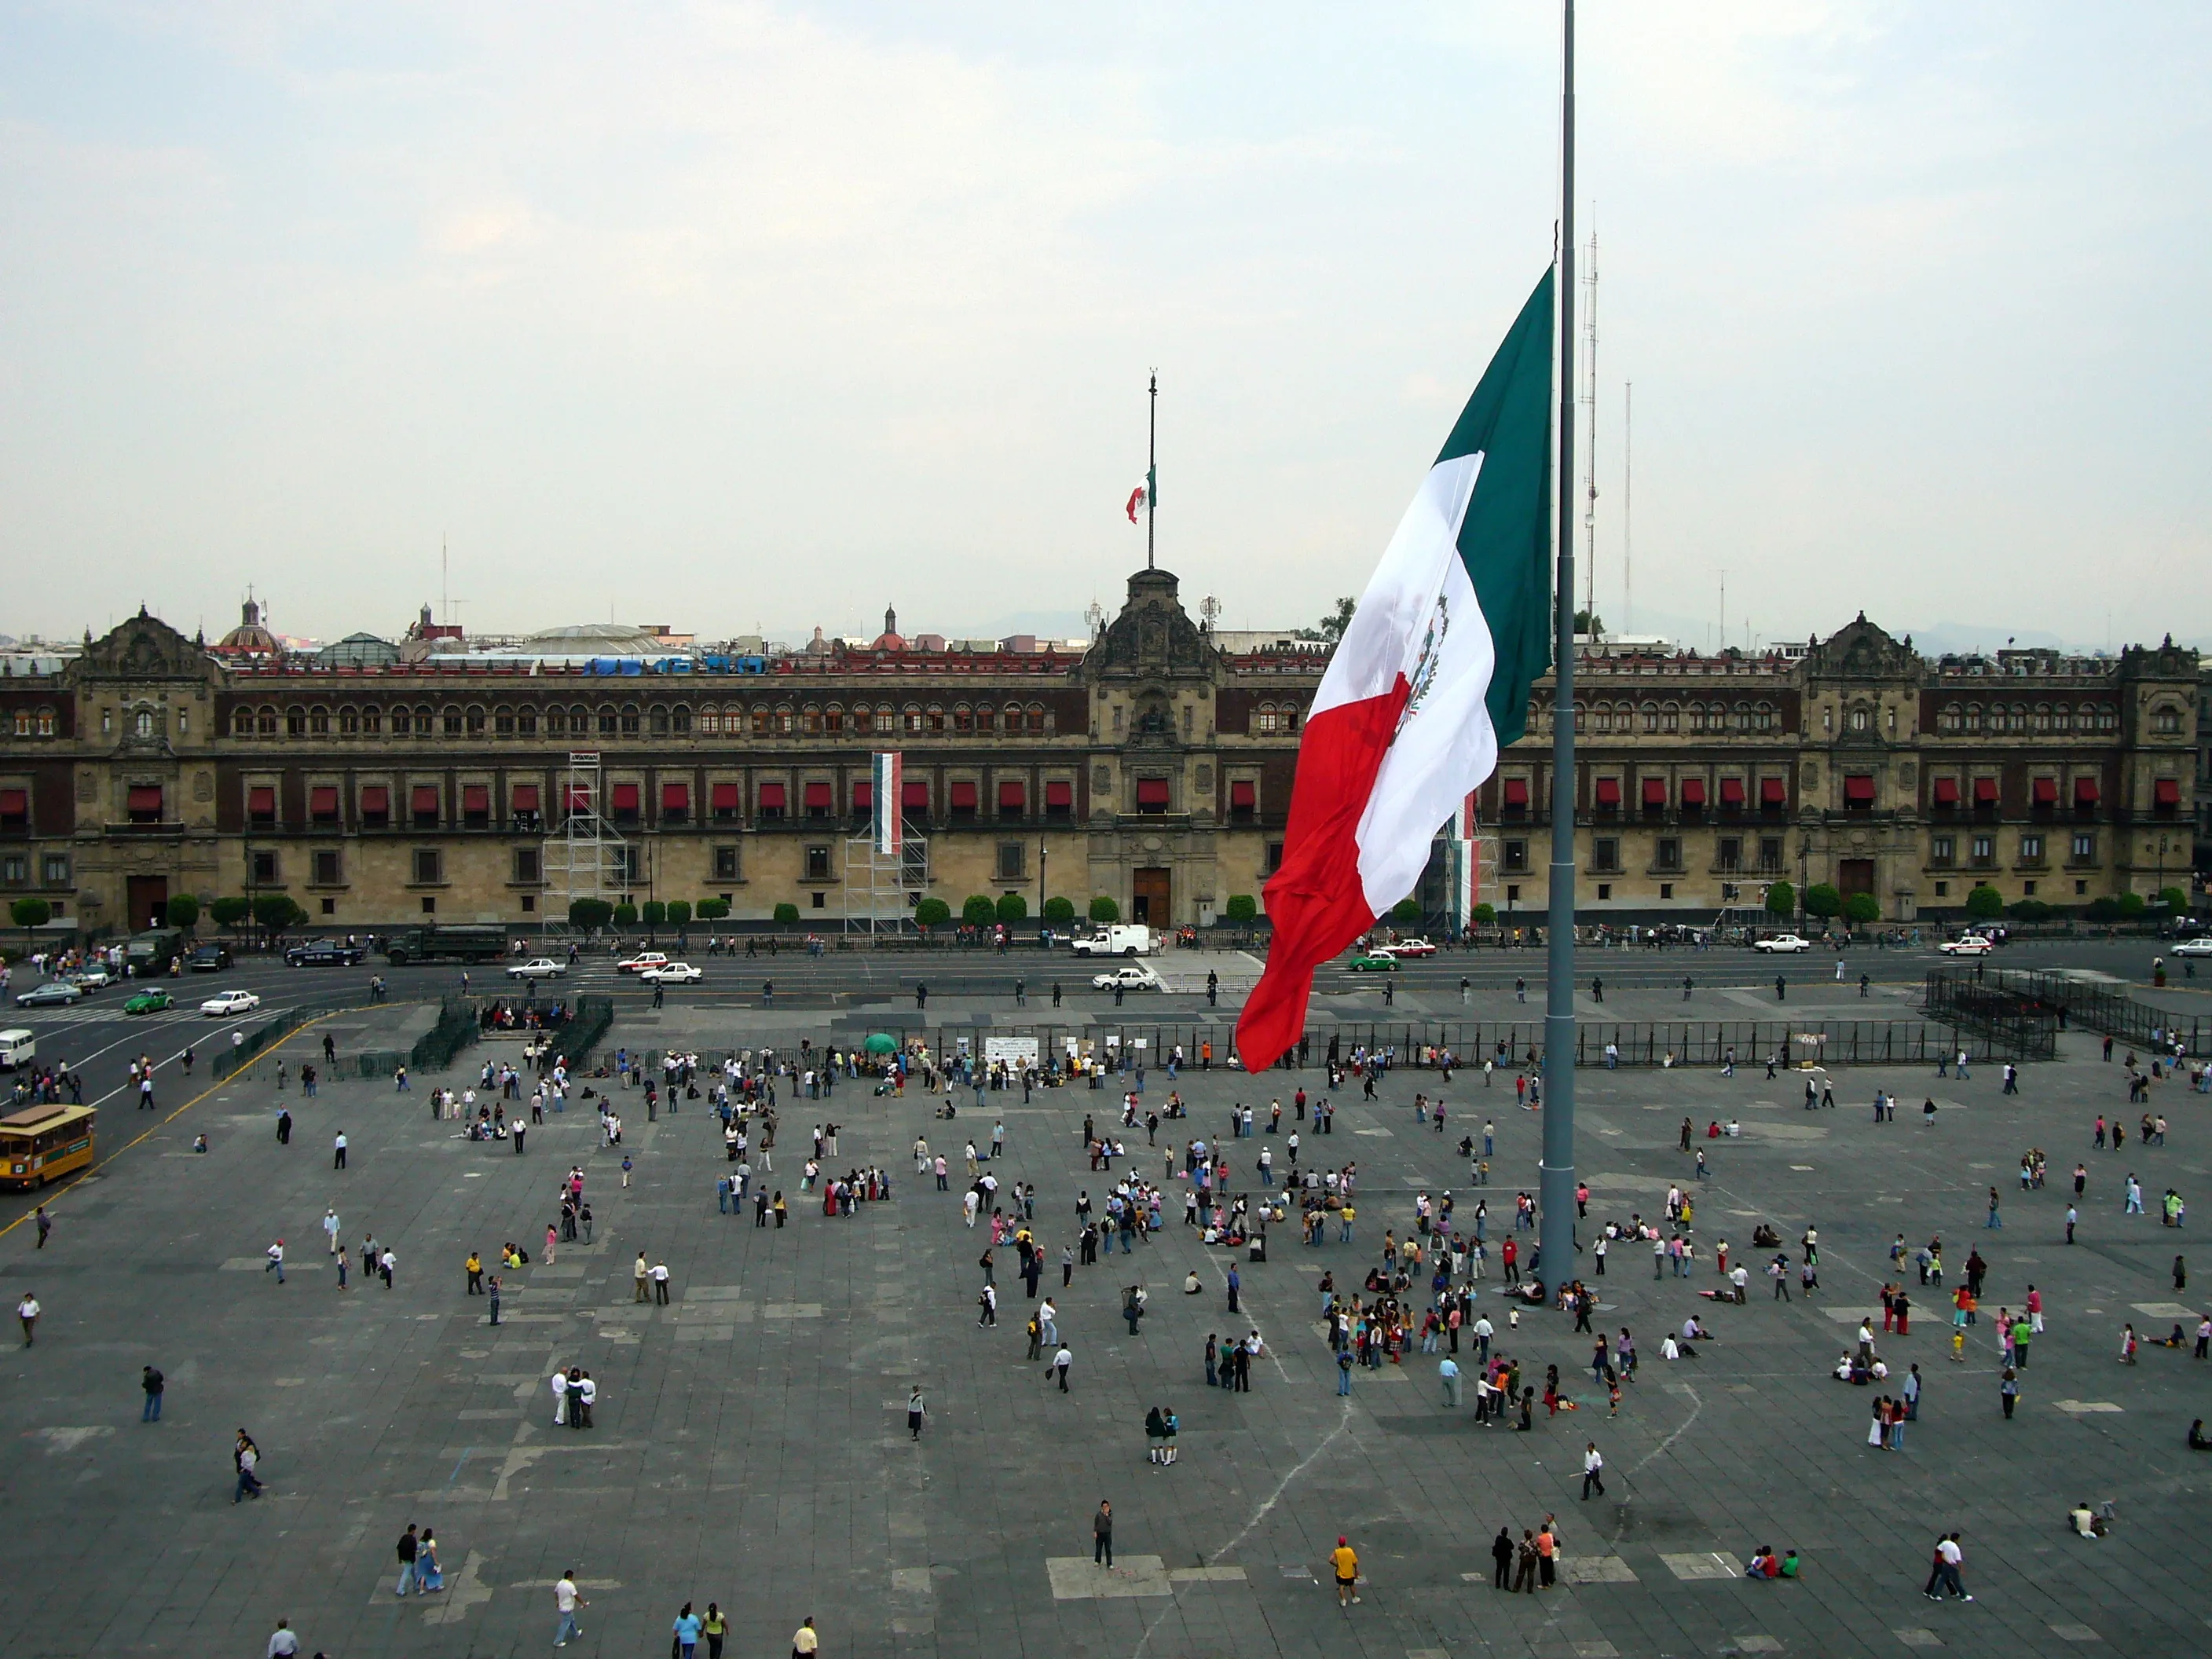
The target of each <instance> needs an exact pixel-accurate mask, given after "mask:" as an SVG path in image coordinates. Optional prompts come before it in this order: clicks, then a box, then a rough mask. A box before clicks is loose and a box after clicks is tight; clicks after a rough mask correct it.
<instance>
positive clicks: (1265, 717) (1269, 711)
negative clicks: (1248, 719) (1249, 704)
mask: <svg viewBox="0 0 2212 1659" xmlns="http://www.w3.org/2000/svg"><path fill="white" fill-rule="evenodd" d="M1252 729H1253V730H1254V731H1255V732H1260V733H1261V734H1262V735H1267V734H1270V733H1272V732H1273V731H1274V729H1275V705H1274V704H1273V703H1272V702H1263V703H1261V705H1260V707H1259V709H1258V711H1257V712H1256V713H1255V714H1254V715H1253V718H1252Z"/></svg>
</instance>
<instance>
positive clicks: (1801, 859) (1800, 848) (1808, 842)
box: [1797, 834, 1813, 933]
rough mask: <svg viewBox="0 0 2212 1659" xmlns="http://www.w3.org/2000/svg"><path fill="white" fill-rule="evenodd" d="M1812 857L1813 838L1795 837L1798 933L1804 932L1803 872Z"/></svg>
mask: <svg viewBox="0 0 2212 1659" xmlns="http://www.w3.org/2000/svg"><path fill="white" fill-rule="evenodd" d="M1812 856H1813V837H1812V836H1811V835H1809V834H1803V835H1800V836H1798V837H1797V931H1798V932H1799V933H1803V932H1804V931H1805V917H1806V915H1807V911H1806V909H1805V871H1806V866H1807V862H1808V860H1810V859H1811V858H1812Z"/></svg>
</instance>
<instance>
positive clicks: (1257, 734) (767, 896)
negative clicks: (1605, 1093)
mask: <svg viewBox="0 0 2212 1659" xmlns="http://www.w3.org/2000/svg"><path fill="white" fill-rule="evenodd" d="M677 660H678V659H670V660H669V661H667V662H664V663H659V664H655V663H652V662H645V663H629V664H623V665H609V664H601V665H598V667H599V668H600V669H605V668H606V667H609V666H616V667H618V668H622V669H625V670H627V671H617V672H611V673H610V672H605V671H585V670H583V669H580V667H579V666H578V665H574V664H552V663H548V662H543V661H532V660H526V659H511V658H487V659H483V660H477V659H460V660H456V659H451V658H447V659H438V658H435V657H434V658H430V659H417V660H402V661H386V660H379V659H373V658H364V657H363V656H362V653H349V654H348V657H347V659H345V660H343V661H340V662H336V663H331V664H329V665H317V664H315V663H313V662H312V661H303V660H302V659H299V658H297V657H295V656H291V655H289V654H287V653H284V652H283V651H282V650H268V649H258V650H242V649H238V648H235V647H233V648H229V649H226V647H224V646H221V645H219V646H216V647H209V646H207V645H206V644H205V643H204V641H199V640H194V639H187V638H185V636H184V635H180V634H179V633H178V632H177V631H176V630H174V629H171V628H170V627H168V626H167V624H166V623H162V622H161V620H160V619H158V618H156V617H151V616H149V615H147V614H145V613H144V612H143V611H142V612H141V613H140V614H139V615H138V616H137V617H132V618H131V619H130V620H128V621H126V622H125V623H123V624H122V625H121V626H120V627H118V628H117V629H113V630H112V632H111V633H109V634H108V635H106V637H105V638H102V639H100V640H96V641H95V640H90V639H88V641H87V642H86V645H85V648H84V650H83V652H82V654H81V655H78V656H76V657H74V658H71V659H68V660H66V661H65V662H64V663H63V664H62V665H60V666H59V667H58V669H57V670H55V671H52V672H47V673H40V674H33V675H30V676H14V677H10V678H5V679H0V899H4V898H9V897H15V896H21V895H22V894H26V893H36V894H39V895H40V896H44V897H46V898H47V899H48V900H50V901H51V902H52V903H53V904H54V905H55V908H56V909H57V911H58V913H60V914H62V915H66V916H70V917H73V918H74V919H76V921H77V922H78V924H79V925H80V926H81V927H84V928H86V929H88V930H94V931H100V930H127V929H130V928H135V927H143V926H146V925H148V924H149V921H152V920H153V919H154V918H155V916H156V915H159V914H160V913H161V909H162V907H163V906H164V905H165V904H166V902H167V896H169V895H170V894H171V893H174V892H180V891H189V892H191V893H194V894H196V895H197V896H199V897H200V898H201V900H202V902H203V903H205V902H207V901H209V900H211V899H213V898H214V897H216V896H220V895H225V894H241V893H242V894H248V895H252V894H260V893H268V892H283V893H285V894H287V895H289V896H291V897H292V898H293V899H294V900H295V902H297V903H299V905H300V906H301V908H302V909H304V910H305V911H306V912H307V915H308V916H309V918H310V921H311V924H314V925H319V926H322V927H328V928H331V929H337V930H345V929H356V930H358V929H367V928H379V927H390V926H392V925H395V924H398V923H403V922H410V921H422V920H423V919H425V918H430V919H435V920H437V921H501V922H505V923H507V924H509V925H511V926H514V927H518V928H520V927H526V926H528V925H530V924H532V923H533V922H535V921H540V920H544V919H548V917H549V913H554V914H557V912H559V911H560V910H562V909H563V908H565V903H566V896H565V894H564V892H563V891H562V878H561V877H560V876H559V873H558V872H557V871H556V869H555V868H554V867H553V866H555V865H556V863H557V862H558V860H559V857H560V854H559V851H558V848H559V845H560V837H561V836H562V822H563V818H564V815H565V814H566V813H567V811H568V810H569V801H568V796H567V793H566V792H567V791H568V788H569V787H570V786H571V782H572V777H571V773H570V771H569V757H570V756H571V754H572V753H573V752H578V751H588V752H590V753H592V754H594V755H596V756H597V757H598V767H599V771H598V778H599V784H598V788H599V799H598V800H597V801H596V802H592V803H589V804H590V805H592V807H593V809H594V811H596V813H597V814H598V815H599V817H601V819H602V820H603V821H604V822H605V823H606V824H607V825H608V826H610V832H611V835H612V836H615V837H617V838H618V840H619V844H620V853H619V858H620V860H621V861H622V870H621V875H620V879H619V882H618V883H617V885H618V886H619V888H620V890H621V892H622V894H623V896H629V897H631V898H633V899H634V900H636V901H639V902H643V901H645V900H647V899H653V898H659V899H663V900H670V899H684V900H688V901H690V902H694V903H696V902H697V901H699V900H700V899H702V898H709V897H718V896H721V897H727V898H728V899H729V900H730V901H731V902H732V910H733V915H734V916H735V917H736V918H737V919H738V920H740V921H758V920H763V919H766V918H768V917H769V916H771V915H773V914H774V911H775V907H776V906H777V905H779V904H785V903H787V904H793V905H796V906H797V907H798V908H799V916H800V921H801V923H802V925H804V926H807V927H814V928H817V929H820V930H822V931H825V932H826V931H834V930H835V929H836V928H838V927H841V926H842V925H844V922H845V921H846V916H845V908H844V907H845V904H846V902H847V885H846V884H847V878H848V871H847V869H846V867H845V865H846V860H847V858H848V850H849V849H850V848H851V847H852V846H853V843H854V839H855V838H856V837H859V836H862V835H864V834H865V830H866V823H867V820H868V818H869V816H870V814H871V812H872V806H873V803H872V795H871V790H872V769H871V757H872V754H873V753H874V752H876V751H878V750H897V751H898V752H899V753H900V754H901V755H902V757H903V767H904V773H903V776H904V783H903V797H904V798H903V799H902V801H901V802H900V807H901V811H902V816H903V817H905V819H906V821H907V823H908V824H909V826H910V827H911V828H912V829H914V830H915V833H916V834H917V835H918V836H921V838H922V839H923V840H924V841H925V842H926V847H927V856H926V861H925V862H917V863H916V864H915V865H914V866H913V867H912V868H911V869H909V870H908V872H906V876H907V879H906V880H905V881H904V882H903V883H902V885H903V886H904V887H905V888H906V897H907V899H908V902H913V901H915V900H917V899H919V898H920V897H922V896H936V897H940V898H943V899H945V901H946V902H948V903H949V904H950V905H951V908H953V909H954V910H955V911H956V912H957V910H958V908H960V905H961V902H962V901H963V899H965V898H966V897H968V896H971V895H975V894H983V895H987V896H994V897H995V896H999V895H1001V894H1006V893H1018V894H1021V895H1023V896H1024V898H1025V900H1026V901H1027V903H1028V908H1029V910H1030V914H1031V915H1036V914H1037V913H1038V912H1039V910H1040V908H1041V903H1042V899H1043V898H1044V897H1045V896H1048V895H1049V896H1054V897H1066V898H1068V899H1071V900H1073V902H1074V903H1075V905H1076V908H1077V909H1078V911H1079V912H1081V911H1082V910H1084V909H1085V907H1086V906H1087V905H1088V903H1089V902H1090V900H1091V898H1092V897H1093V896H1097V895H1104V896H1109V897H1111V898H1113V899H1114V900H1115V901H1116V902H1117V904H1118V905H1119V907H1120V909H1121V914H1122V915H1124V916H1126V917H1131V918H1133V919H1140V920H1145V921H1150V922H1152V923H1153V924H1154V925H1156V926H1176V925H1182V924H1183V923H1186V922H1201V923H1202V922H1205V921H1211V920H1212V919H1213V918H1214V917H1215V916H1216V915H1218V914H1219V913H1220V912H1221V911H1223V910H1224V909H1225V908H1226V906H1227V902H1228V900H1229V899H1230V897H1231V896H1233V895H1237V894H1250V895H1252V896H1255V898H1259V897H1260V896H1261V891H1262V887H1263V884H1264V883H1265V881H1266V879H1267V875H1268V873H1269V872H1271V871H1272V870H1273V867H1274V866H1275V863H1276V861H1277V860H1279V857H1280V854H1281V844H1282V839H1283V834H1284V824H1285V818H1286V815H1287V812H1288V808H1289V804H1290V793H1291V780H1292V777H1293V775H1294V774H1295V768H1296V762H1297V742H1298V734H1299V731H1300V727H1301V726H1302V724H1303V720H1304V710H1305V708H1306V707H1307V705H1308V704H1309V703H1310V702H1311V699H1312V696H1313V694H1314V692H1315V690H1316V687H1317V686H1318V684H1319V683H1320V678H1321V673H1322V668H1323V666H1324V665H1325V660H1326V659H1325V657H1324V656H1323V655H1322V653H1320V652H1319V651H1318V650H1317V649H1314V650H1306V649H1297V648H1291V649H1281V648H1277V649H1267V650H1255V651H1244V652H1226V651H1224V650H1222V649H1220V648H1218V646H1217V644H1216V643H1215V641H1214V640H1213V638H1212V635H1209V634H1208V633H1207V632H1206V630H1204V629H1201V628H1200V627H1199V626H1198V625H1197V624H1196V623H1194V621H1193V620H1192V618H1191V617H1190V616H1189V614H1188V612H1187V611H1185V610H1184V608H1183V606H1182V603H1181V600H1180V598H1179V595H1178V591H1177V584H1176V578H1175V577H1174V576H1173V575H1171V574H1169V573H1167V572H1164V571H1145V572H1139V573H1138V574H1135V575H1133V576H1132V577H1131V578H1130V580H1129V585H1128V595H1127V601H1126V603H1125V604H1124V605H1123V606H1122V608H1121V611H1120V612H1119V614H1118V615H1116V616H1115V617H1114V618H1113V619H1112V620H1111V622H1110V623H1108V624H1107V625H1106V626H1105V627H1104V628H1103V630H1102V631H1101V632H1100V634H1099V635H1098V636H1097V638H1096V639H1095V640H1094V641H1092V642H1091V645H1090V647H1089V648H1088V649H1087V650H1085V651H1084V652H1083V653H1080V654H1075V653H1068V652H1065V651H1062V652H1054V651H1053V650H1050V649H1044V650H1036V651H1011V650H1000V651H990V652H984V651H974V652H969V651H945V650H920V649H915V648H913V647H909V646H908V644H907V642H906V641H903V640H902V639H900V638H899V637H898V636H897V635H896V634H895V633H893V632H892V631H890V629H888V628H887V629H886V632H885V635H884V637H883V638H881V639H879V640H878V641H875V643H874V646H873V647H871V648H865V649H846V648H840V649H836V650H827V651H813V652H805V653H796V654H793V655H791V656H786V657H775V658H768V659H743V660H742V661H741V662H738V661H732V662H726V663H723V664H722V665H721V666H720V667H710V666H708V665H707V663H708V659H702V658H697V657H690V658H686V659H682V668H681V671H676V669H675V666H674V665H675V663H676V662H677ZM716 660H719V659H716ZM1582 675H1583V678H1581V680H1580V683H1579V695H1578V702H1579V704H1580V719H1581V722H1582V724H1581V728H1580V729H1581V732H1582V748H1581V751H1580V765H1579V768H1578V771H1579V776H1578V777H1577V781H1576V818H1577V840H1578V843H1579V847H1580V851H1581V861H1582V868H1583V872H1584V874H1583V879H1582V887H1581V892H1580V898H1581V902H1582V905H1583V915H1585V917H1586V918H1589V919H1597V918H1602V917H1605V916H1608V915H1610V916H1613V917H1616V918H1618V919H1620V920H1630V919H1637V918H1643V919H1657V918H1659V917H1662V916H1663V917H1672V918H1674V919H1678V920H1685V921H1709V920H1711V918H1712V916H1713V915H1714V914H1715V913H1716V912H1717V911H1718V910H1721V909H1723V908H1727V907H1730V906H1741V907H1745V908H1755V907H1756V906H1758V905H1759V903H1760V902H1761V900H1762V898H1763V896H1764V893H1765V884H1767V883H1768V882H1770V881H1772V880H1774V879H1777V878H1788V879H1790V880H1791V881H1793V882H1802V881H1803V880H1808V879H1809V880H1811V881H1816V882H1817V881H1829V882H1832V883H1835V884H1837V885H1838V886H1839V887H1841V888H1842V889H1843V890H1844V891H1845V892H1847V893H1849V892H1856V891H1866V892H1870V893H1873V894H1874V895H1875V896H1876V897H1877V898H1878V900H1879V901H1880V902H1881V908H1882V912H1883V914H1884V915H1885V916H1887V917H1891V918H1893V919H1897V920H1911V919H1914V918H1915V917H1917V916H1918V915H1922V914H1923V912H1928V911H1931V910H1933V911H1939V912H1940V911H1953V912H1955V911H1956V909H1957V908H1958V907H1959V906H1960V905H1961V904H1962V903H1963V902H1964V897H1965V894H1966V890H1968V888H1969V887H1970V886H1972V885H1973V884H1977V883H1980V882H1987V883H1989V884H1992V885H1994V886H1996V888H1997V889H1998V890H2000V892H2001V893H2002V894H2003V896H2005V897H2006V898H2007V899H2008V900H2013V899H2017V898H2021V897H2039V898H2044V899H2047V900H2049V901H2050V902H2052V903H2054V904H2057V905H2059V906H2061V907H2067V906H2078V905H2081V904H2084V903H2086V902H2088V901H2089V900H2091V899H2093V898H2096V897H2101V896H2108V895H2112V894H2117V893H2119V892H2124V891H2129V890H2135V891H2141V892H2144V893H2149V892H2151V891H2153V890H2155V889H2156V888H2157V887H2158V886H2160V885H2161V884H2172V882H2174V881H2176V880H2180V881H2182V882H2184V883H2185V881H2186V876H2185V872H2187V871H2188V870H2189V869H2190V867H2191V863H2192V848H2193V842H2192V835H2191V806H2190V802H2189V799H2187V798H2188V797H2189V796H2190V794H2191V787H2192V783H2193V781H2194V776H2195V757H2196V753H2197V702H2198V696H2197V690H2198V688H2197V679H2198V669H2197V659H2196V657H2195V653H2192V652H2189V651H2186V650H2182V649H2179V648H2176V647H2172V646H2171V645H2167V646H2162V647H2156V648H2150V649H2143V648H2130V650H2128V651H2126V652H2124V653H2122V654H2121V655H2120V656H2119V657H2118V658H2116V659H2094V660H2087V659H2061V658H2058V657H2057V656H2055V655H2051V654H2050V653H2005V654H2004V655H2003V656H2002V657H2001V658H2000V659H1998V660H1997V661H1996V662H1984V661H1976V662H1974V663H1971V664H1958V663H1954V662H1950V661H1948V660H1947V661H1945V662H1943V663H1940V664H1939V663H1930V662H1928V661H1926V660H1924V659H1921V658H1920V657H1918V656H1917V655H1916V654H1915V653H1913V652H1912V651H1911V646H1910V641H1896V640H1893V639H1892V638H1891V637H1890V636H1889V635H1887V634H1885V633H1883V632H1882V630H1881V629H1879V628H1877V627H1875V625H1873V624H1872V623H1868V622H1867V621H1865V619H1864V618H1863V617H1862V618H1861V619H1859V620H1858V621H1857V622H1855V623H1851V624H1850V626H1849V627H1847V628H1845V629H1843V630H1842V631H1841V632H1840V633H1838V634H1837V635H1833V636H1832V637H1831V638H1830V639H1828V640H1826V641H1820V642H1818V643H1816V644H1814V646H1813V647H1811V648H1810V649H1809V650H1808V651H1806V652H1804V653H1802V654H1796V655H1785V654H1783V653H1776V654H1772V655H1768V656H1764V657H1759V658H1756V659H1744V658H1733V657H1724V658H1719V659H1714V658H1699V657H1688V656H1676V657H1665V658H1650V657H1625V658H1615V657H1602V656H1593V657H1591V658H1589V659H1585V660H1584V662H1583V665H1582ZM1551 714H1552V709H1551V702H1550V692H1549V687H1548V683H1547V684H1543V685H1540V686H1539V687H1538V688H1537V691H1536V695H1535V697H1534V707H1533V709H1532V720H1531V722H1530V728H1529V732H1528V736H1527V737H1525V738H1523V739H1522V741H1521V742H1520V743H1519V744H1516V745H1515V746H1514V747H1512V748H1511V749H1510V750H1508V751H1507V752H1506V754H1505V755H1504V758H1503V760H1502V762H1501V764H1500V766H1499V769H1498V774H1497V775H1496V776H1495V777H1493V778H1492V780H1491V781H1490V782H1489V783H1487V784H1486V785H1485V786H1484V787H1483V789H1482V790H1481V792H1480V796H1479V800H1480V840H1479V842H1478V845H1479V846H1480V848H1482V849H1483V854H1484V859H1483V866H1482V869H1481V872H1480V882H1479V896H1480V897H1481V898H1483V899H1486V900H1488V901H1489V902H1492V903H1494V904H1496V905H1497V906H1498V908H1499V910H1500V911H1501V912H1504V913H1507V914H1508V915H1518V914H1520V913H1522V912H1541V909H1542V908H1543V906H1544V902H1545V893H1544V876H1543V871H1544V866H1545V863H1546V860H1547V829H1548V823H1549V816H1548V811H1547V803H1548V800H1549V787H1550V782H1549V753H1550V750H1549V747H1548V744H1549V735H1550V726H1549V722H1550V719H1551ZM584 804H586V803H582V802H579V803H578V805H584ZM1425 886H1426V887H1428V888H1431V889H1435V888H1437V887H1438V886H1440V884H1437V883H1434V882H1431V883H1429V884H1425ZM1432 896H1434V895H1433V894H1432ZM1262 902H1264V901H1262Z"/></svg>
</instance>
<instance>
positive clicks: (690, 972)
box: [637, 962, 707, 985]
mask: <svg viewBox="0 0 2212 1659" xmlns="http://www.w3.org/2000/svg"><path fill="white" fill-rule="evenodd" d="M637 976H638V977H639V978H640V979H644V980H650V981H653V983H654V984H655V985H691V984H695V983H696V982H697V981H700V980H702V979H704V978H706V977H707V975H705V974H704V973H703V972H702V971H701V970H700V969H696V968H694V967H693V966H692V965H691V964H690V963H688V962H670V963H662V964H661V965H660V966H659V967H658V968H641V969H638V975H637Z"/></svg>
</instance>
